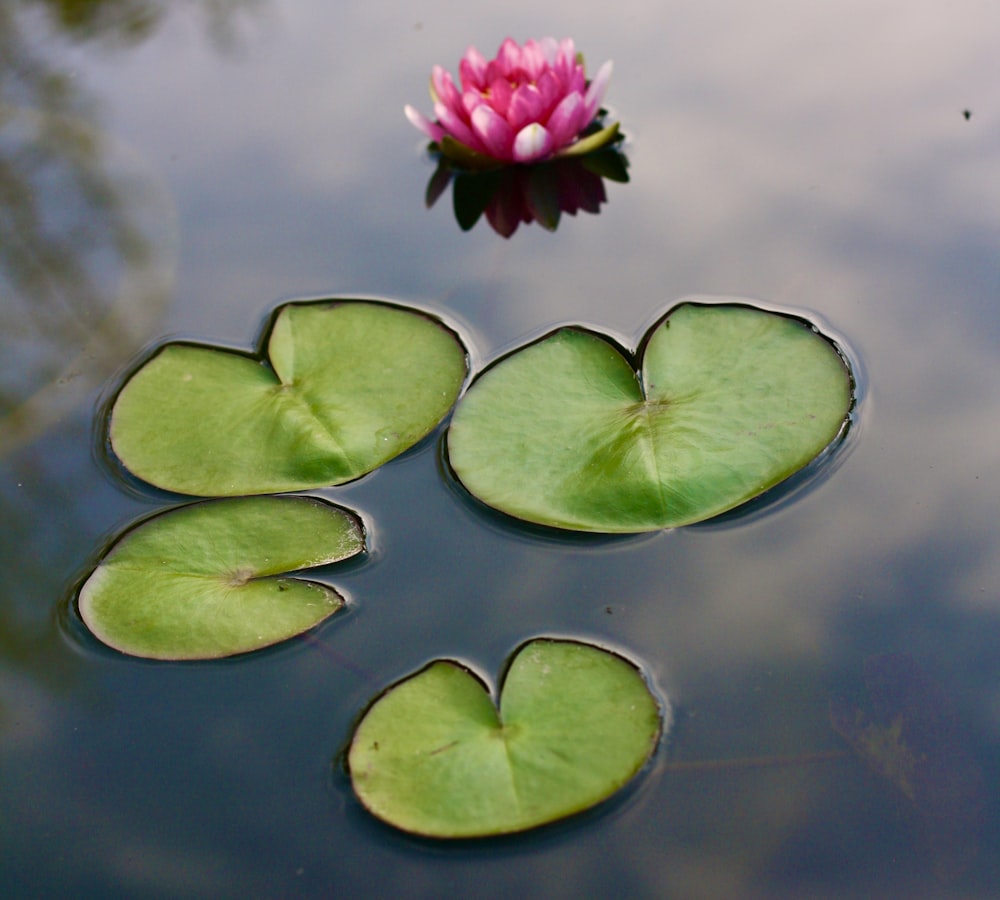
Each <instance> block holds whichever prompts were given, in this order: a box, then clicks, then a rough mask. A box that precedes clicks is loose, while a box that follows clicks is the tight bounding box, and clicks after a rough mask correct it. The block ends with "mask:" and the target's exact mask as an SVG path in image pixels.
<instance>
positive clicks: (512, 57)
mask: <svg viewBox="0 0 1000 900" xmlns="http://www.w3.org/2000/svg"><path fill="white" fill-rule="evenodd" d="M496 61H497V64H498V65H499V66H500V74H501V75H503V77H504V78H508V79H512V78H514V77H515V76H516V75H517V72H518V70H520V69H521V68H522V66H521V48H520V47H518V45H517V44H516V43H515V42H514V41H513V40H512V39H511V38H506V39H505V40H504V42H503V43H502V44H501V45H500V49H499V50H498V51H497V59H496Z"/></svg>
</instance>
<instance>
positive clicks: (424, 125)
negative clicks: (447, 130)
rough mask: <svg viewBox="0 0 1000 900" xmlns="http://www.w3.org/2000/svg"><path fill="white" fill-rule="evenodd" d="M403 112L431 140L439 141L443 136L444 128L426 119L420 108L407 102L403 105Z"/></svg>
mask: <svg viewBox="0 0 1000 900" xmlns="http://www.w3.org/2000/svg"><path fill="white" fill-rule="evenodd" d="M403 112H404V113H406V118H408V119H409V120H410V122H411V124H413V125H414V126H415V127H417V128H419V129H420V130H421V131H422V132H423V133H424V134H426V135H427V137H429V138H430V139H431V140H432V141H440V140H441V138H442V137H444V129H443V128H442V127H441V126H440V125H437V124H435V123H434V122H432V121H431V120H430V119H428V118H427V116H425V115H424V114H423V113H422V112H420V110H418V109H414V108H413V107H412V106H410V105H409V104H407V105H406V106H404V107H403Z"/></svg>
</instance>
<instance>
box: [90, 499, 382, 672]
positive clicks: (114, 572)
mask: <svg viewBox="0 0 1000 900" xmlns="http://www.w3.org/2000/svg"><path fill="white" fill-rule="evenodd" d="M364 549H365V539H364V531H363V529H362V526H361V522H360V520H359V519H358V518H357V517H356V516H355V515H353V514H352V513H350V512H348V511H347V510H345V509H342V508H341V507H339V506H334V505H333V504H330V503H327V502H325V501H322V500H318V499H315V498H312V497H240V498H235V499H226V500H210V501H205V502H202V503H193V504H190V505H188V506H182V507H179V508H176V509H173V510H170V511H168V512H165V513H161V514H160V515H157V516H154V517H153V518H151V519H147V520H146V521H145V522H143V523H141V524H140V525H138V526H137V527H135V528H133V529H132V530H131V531H128V532H127V533H126V534H125V535H124V536H123V537H121V538H119V540H118V541H117V542H116V543H115V544H114V546H113V547H112V548H111V550H110V551H109V552H108V553H107V555H106V556H105V557H104V558H103V559H102V560H101V562H100V564H99V565H98V566H97V568H96V569H95V570H94V572H93V574H92V575H91V576H90V577H89V578H88V579H87V581H86V582H85V583H84V585H83V587H82V588H81V589H80V594H79V609H80V616H81V617H82V619H83V621H84V622H85V623H86V625H87V627H88V628H89V629H90V630H91V631H92V632H93V633H94V634H95V635H96V636H97V638H98V639H100V640H101V641H103V642H104V643H105V644H107V645H108V646H110V647H113V648H115V649H116V650H120V651H121V652H122V653H128V654H130V655H132V656H143V657H147V658H149V659H173V660H181V659H214V658H217V657H223V656H232V655H234V654H236V653H246V652H248V651H250V650H258V649H260V648H261V647H266V646H268V645H270V644H275V643H277V642H279V641H283V640H285V639H286V638H290V637H293V636H294V635H297V634H301V633H302V632H304V631H307V630H308V629H310V628H312V627H313V626H315V625H317V624H319V623H320V622H322V621H323V620H324V619H326V618H327V617H328V616H330V615H332V614H333V613H335V612H336V611H337V610H338V609H340V608H341V607H342V606H343V603H344V601H343V598H342V597H341V596H340V594H338V593H337V592H336V591H335V590H333V589H332V588H329V587H327V586H326V585H322V584H318V583H315V582H308V581H303V580H301V579H298V578H292V577H288V576H287V575H286V574H285V573H287V572H290V571H294V570H297V569H305V568H309V567H312V566H321V565H325V564H327V563H332V562H338V561H339V560H343V559H347V558H348V557H351V556H355V555H356V554H358V553H361V552H362V551H363V550H364Z"/></svg>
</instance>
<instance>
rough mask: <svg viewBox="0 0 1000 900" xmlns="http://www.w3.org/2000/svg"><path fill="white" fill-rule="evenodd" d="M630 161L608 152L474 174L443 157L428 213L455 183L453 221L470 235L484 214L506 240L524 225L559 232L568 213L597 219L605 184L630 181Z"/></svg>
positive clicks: (431, 185)
mask: <svg viewBox="0 0 1000 900" xmlns="http://www.w3.org/2000/svg"><path fill="white" fill-rule="evenodd" d="M627 166H628V160H627V159H626V158H625V156H624V155H623V154H622V153H620V152H619V151H618V150H617V149H615V148H613V147H610V148H605V149H603V150H600V151H598V152H596V153H591V154H589V155H587V156H580V157H569V158H566V159H554V160H551V161H550V162H547V163H540V164H538V165H534V166H507V167H505V168H503V169H493V170H490V171H486V172H470V171H466V170H464V169H462V168H461V167H459V166H456V165H454V164H453V163H452V162H451V161H450V160H449V159H448V158H447V157H444V156H442V157H440V159H439V160H438V167H437V169H436V170H435V172H434V174H433V175H432V176H431V179H430V181H429V182H428V183H427V192H426V198H425V199H426V203H427V207H428V208H430V207H431V206H433V205H434V204H435V203H436V202H437V200H438V199H439V198H440V197H441V195H442V194H443V193H444V192H445V191H446V190H447V189H448V185H449V184H452V183H453V200H454V210H455V218H456V219H457V221H458V224H459V226H460V227H461V228H462V230H463V231H469V230H470V229H471V228H472V227H473V226H474V225H475V224H476V222H478V221H479V219H480V217H481V216H482V215H483V214H484V213H485V215H486V221H487V222H489V223H490V226H491V227H492V228H493V230H494V231H495V232H496V233H497V234H500V235H502V236H503V237H505V238H507V237H510V236H511V235H512V234H513V233H514V232H515V231H517V227H518V226H519V225H520V224H521V223H522V222H523V223H525V224H528V223H530V222H537V223H538V224H539V225H541V226H542V227H543V228H545V229H547V230H548V231H555V230H556V228H557V227H558V226H559V219H560V216H561V215H562V214H563V213H564V212H565V213H569V214H570V215H571V216H575V215H576V214H577V213H578V212H588V213H598V212H600V208H601V204H602V203H606V202H607V199H608V198H607V194H606V193H605V189H604V179H605V178H607V179H609V180H611V181H617V182H621V183H625V182H627V181H628V170H627Z"/></svg>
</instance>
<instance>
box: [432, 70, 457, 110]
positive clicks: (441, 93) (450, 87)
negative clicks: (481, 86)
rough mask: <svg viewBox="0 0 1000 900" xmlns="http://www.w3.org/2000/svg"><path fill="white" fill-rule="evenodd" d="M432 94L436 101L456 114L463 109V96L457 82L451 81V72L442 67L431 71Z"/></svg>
mask: <svg viewBox="0 0 1000 900" xmlns="http://www.w3.org/2000/svg"><path fill="white" fill-rule="evenodd" d="M431 94H432V95H433V96H434V99H435V100H436V101H437V102H439V103H443V104H444V105H445V106H447V107H448V108H449V109H453V110H455V111H456V112H457V111H458V110H459V109H460V108H461V105H462V104H461V95H460V94H459V93H458V88H456V87H455V82H454V81H452V80H451V72H449V71H448V70H447V69H444V68H442V67H441V66H434V68H433V69H431Z"/></svg>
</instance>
